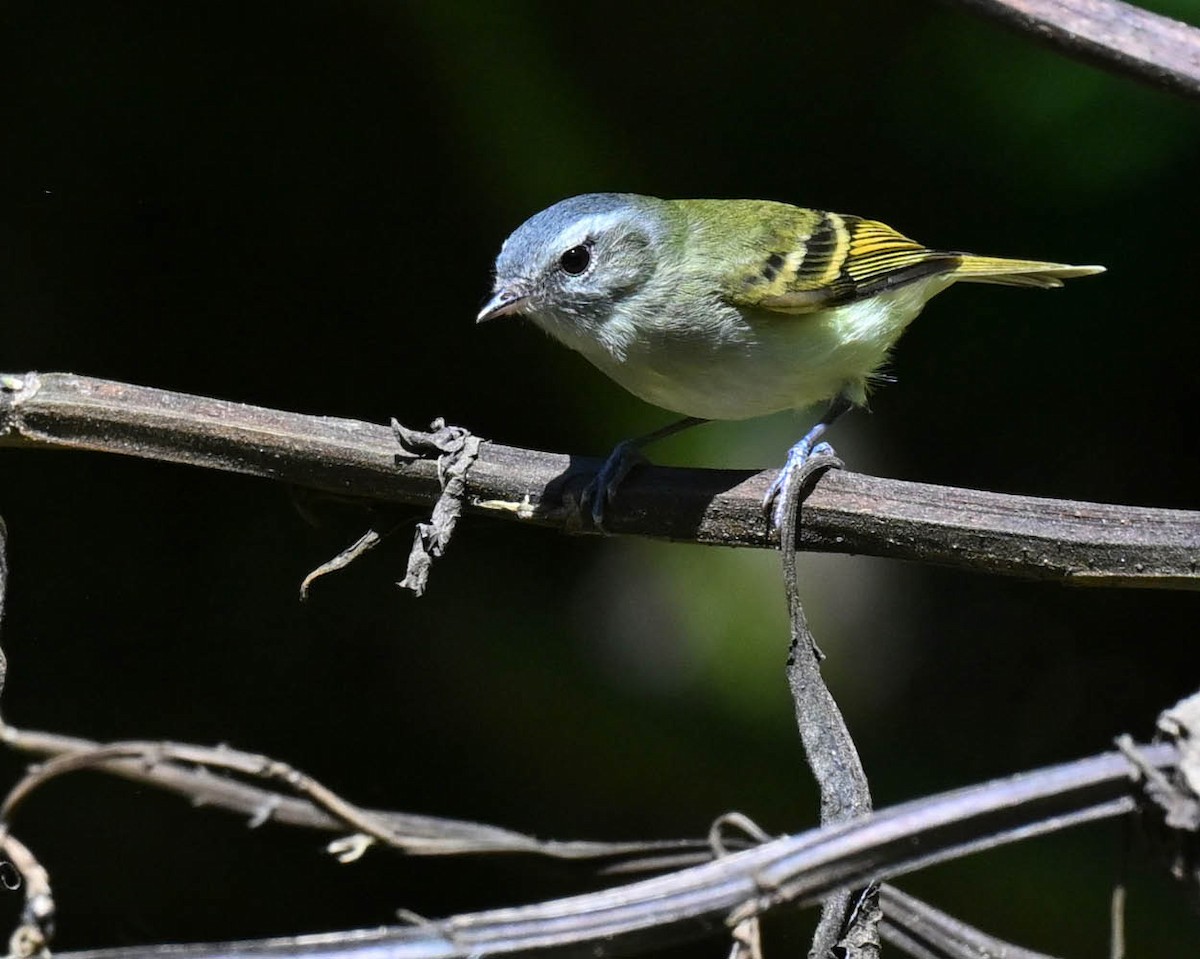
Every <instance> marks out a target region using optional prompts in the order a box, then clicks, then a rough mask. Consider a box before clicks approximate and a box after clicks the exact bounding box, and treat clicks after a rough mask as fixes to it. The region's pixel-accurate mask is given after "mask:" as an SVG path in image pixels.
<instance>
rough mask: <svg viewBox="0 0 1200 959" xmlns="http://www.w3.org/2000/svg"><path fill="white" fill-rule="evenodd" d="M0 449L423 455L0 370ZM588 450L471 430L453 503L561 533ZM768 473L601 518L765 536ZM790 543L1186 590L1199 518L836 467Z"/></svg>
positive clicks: (320, 482)
mask: <svg viewBox="0 0 1200 959" xmlns="http://www.w3.org/2000/svg"><path fill="white" fill-rule="evenodd" d="M0 384H3V385H0V447H3V446H9V447H25V448H30V449H34V448H40V449H59V450H90V451H98V452H108V453H120V454H123V455H129V456H137V457H141V458H144V459H153V460H164V461H168V462H175V463H186V464H189V465H192V466H204V467H208V468H210V469H220V470H225V471H228V472H235V473H246V474H250V475H254V476H262V477H268V478H271V479H275V480H279V481H282V482H287V483H291V484H294V485H298V486H303V487H308V488H311V489H317V490H323V491H328V492H333V493H338V494H341V495H346V496H356V497H362V498H364V499H368V500H377V501H389V502H402V503H414V504H423V505H426V506H432V505H433V504H434V503H436V502H437V500H438V498H439V496H440V495H441V493H442V488H441V484H440V483H439V481H438V476H437V463H436V462H435V461H433V460H430V459H419V458H412V457H409V456H407V455H406V454H404V453H403V451H401V450H400V449H399V448H398V446H397V444H396V440H395V436H394V434H393V433H392V430H391V429H390V428H388V427H387V426H383V425H376V424H372V423H362V422H358V421H355V420H344V419H334V418H331V417H322V416H305V415H301V414H298V413H286V412H281V411H279V410H271V409H264V408H262V407H256V406H245V405H242V404H239V403H231V402H228V401H224V400H216V399H209V398H205V397H198V396H190V395H186V394H182V393H171V392H167V391H165V390H155V389H147V388H144V387H137V386H130V385H127V384H124V383H114V382H110V381H106V380H97V379H90V378H87V377H81V376H74V375H71V374H65V373H44V374H24V375H19V376H9V377H0ZM599 464H600V461H599V460H598V459H593V458H590V457H587V458H584V457H574V456H566V455H562V454H556V453H543V452H539V451H537V450H525V449H517V448H514V447H509V446H501V445H499V444H497V443H490V442H485V443H483V444H482V446H481V449H480V451H479V457H478V459H477V460H476V461H475V463H474V465H473V466H472V467H471V470H470V473H469V475H468V476H467V477H466V499H467V506H468V509H469V511H471V512H474V513H476V514H486V515H489V516H493V517H499V518H502V519H508V520H514V521H517V522H528V523H535V524H538V525H542V526H549V527H554V528H558V529H561V530H565V531H568V532H592V531H591V530H590V529H584V528H583V526H582V522H581V520H580V516H579V511H578V509H577V507H576V506H575V500H574V498H573V496H574V494H575V493H577V492H578V491H579V490H580V489H582V487H583V486H584V485H585V483H586V482H587V480H588V479H590V477H591V476H592V474H593V473H594V472H595V470H596V468H597V467H598V466H599ZM773 478H774V471H771V470H765V471H763V472H761V473H754V472H750V471H745V470H699V469H672V468H664V467H646V468H643V469H639V470H637V471H635V472H634V473H633V474H632V475H631V476H630V477H629V479H628V480H627V482H626V483H625V485H624V486H622V488H621V495H620V496H618V497H617V499H616V502H615V503H614V504H613V505H612V507H611V508H610V510H609V511H608V512H607V513H606V516H605V527H606V529H607V530H608V531H609V532H611V533H616V534H622V535H631V536H649V537H656V538H663V539H671V540H677V541H688V542H695V543H703V544H709V545H722V546H753V547H759V548H775V547H776V546H777V541H776V538H775V537H774V536H773V535H772V533H771V531H770V530H769V529H768V526H767V523H766V521H765V519H764V518H763V515H762V511H761V509H760V508H759V504H760V503H761V502H762V498H763V494H764V493H765V492H766V489H767V486H768V485H769V483H770V482H771V480H772V479H773ZM798 546H799V548H800V549H807V550H821V551H826V552H841V553H858V554H864V555H870V556H886V557H892V558H896V559H907V560H917V561H920V562H927V563H935V564H939V565H943V566H953V567H958V568H962V569H973V570H978V571H984V572H991V573H1000V574H1004V575H1009V576H1020V577H1025V578H1031V579H1045V580H1056V581H1059V582H1064V583H1072V584H1084V585H1099V586H1120V587H1128V586H1146V587H1156V588H1160V589H1197V588H1200V513H1198V512H1192V511H1185V510H1171V509H1156V508H1150V507H1135V506H1112V505H1106V504H1098V503H1082V502H1073V501H1070V500H1052V499H1040V498H1035V497H1029V496H1011V495H1006V494H1000V493H989V492H983V491H978V490H966V489H954V488H949V487H941V486H929V485H926V484H922V483H906V482H902V481H900V480H889V479H879V478H876V477H871V476H863V475H860V474H855V473H848V472H846V471H844V470H836V471H834V472H832V473H829V474H827V475H826V476H824V477H822V479H821V481H820V483H818V484H817V487H816V489H815V490H813V492H812V493H811V495H809V496H808V498H807V499H806V500H805V503H804V505H803V507H802V511H801V533H800V538H799V543H798Z"/></svg>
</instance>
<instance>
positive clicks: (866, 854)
mask: <svg viewBox="0 0 1200 959" xmlns="http://www.w3.org/2000/svg"><path fill="white" fill-rule="evenodd" d="M1141 756H1142V759H1143V761H1145V762H1147V763H1149V764H1150V765H1153V766H1155V767H1157V768H1173V767H1174V765H1175V763H1176V762H1177V759H1178V753H1177V752H1176V750H1175V747H1174V746H1170V745H1160V746H1151V747H1147V748H1145V749H1144V750H1143V751H1142V752H1141ZM1131 769H1132V766H1131V765H1130V763H1129V762H1128V760H1127V759H1126V758H1125V757H1124V756H1122V755H1121V754H1120V753H1107V754H1104V755H1101V756H1095V757H1092V758H1090V759H1084V760H1079V761H1077V762H1073V763H1067V764H1064V765H1061V766H1054V767H1050V768H1047V769H1042V770H1038V771H1036V772H1032V773H1026V774H1023V775H1020V776H1014V777H1011V778H1009V779H1002V780H997V781H994V782H991V783H985V784H982V785H979V786H973V787H970V788H967V789H961V790H956V791H954V792H950V793H944V794H942V795H940V796H934V797H930V798H926V799H919V800H915V801H913V802H910V803H905V804H903V805H900V806H894V807H892V808H890V809H885V810H881V811H880V812H877V813H875V814H873V815H872V816H870V817H868V818H866V819H860V820H856V821H854V822H850V823H845V824H842V825H840V826H834V827H826V828H823V829H819V830H813V831H811V832H807V833H802V834H800V835H796V836H785V837H783V838H781V839H776V840H773V841H772V842H769V843H766V844H764V845H762V846H758V847H756V848H754V849H749V850H746V851H744V852H739V853H735V854H733V855H730V856H725V857H723V858H720V859H717V860H715V861H713V862H709V863H705V864H704V865H701V866H695V867H693V868H691V869H685V870H681V871H679V872H674V873H671V874H669V875H665V876H659V877H656V878H654V879H648V880H643V881H641V882H636V883H631V884H629V885H626V886H620V887H617V888H615V889H606V890H603V891H601V892H596V893H589V894H586V895H582V896H574V897H571V898H568V899H558V900H554V901H551V902H545V903H539V904H537V905H531V906H521V907H516V908H509V909H494V910H489V911H487V912H480V913H472V914H468V915H460V916H455V917H452V918H449V919H444V920H438V921H429V922H423V923H421V924H419V925H417V926H411V927H391V928H384V929H372V930H358V931H353V932H342V933H330V934H324V935H317V936H303V937H297V938H288V939H278V940H261V941H252V942H241V943H224V944H221V943H206V944H194V945H187V946H167V947H154V946H147V947H140V948H127V947H124V948H121V949H113V950H108V949H100V950H95V951H89V952H79V953H60V954H59V955H60V957H61V959H117V957H118V956H120V957H125V959H167V957H171V959H234V957H237V959H250V957H258V959H265V957H268V956H271V957H277V959H278V957H284V956H288V957H292V956H295V957H299V956H309V957H315V956H320V957H321V959H374V957H379V956H396V957H399V956H403V957H405V959H468V957H470V956H485V955H497V954H502V953H520V952H537V953H539V954H541V955H545V954H549V953H552V952H557V953H559V954H570V955H590V956H596V957H603V956H608V955H614V954H617V955H630V954H633V953H634V952H639V951H646V950H648V949H650V948H655V947H658V946H661V945H664V944H666V943H670V942H680V941H685V940H689V939H695V938H700V937H707V936H710V935H712V934H713V933H714V932H716V931H717V930H720V929H723V928H729V927H730V926H732V925H735V924H737V923H739V922H742V921H744V920H745V919H747V918H748V917H750V916H754V915H758V914H760V913H762V912H765V911H767V910H769V909H772V908H774V907H776V906H779V905H782V904H785V903H799V904H803V903H811V902H815V901H817V900H819V899H821V898H823V897H825V896H827V895H829V893H831V892H833V891H834V890H836V889H840V888H843V887H845V886H862V885H864V884H866V883H868V882H872V881H876V880H880V879H884V878H888V877H891V876H896V875H900V874H903V873H907V872H912V871H914V870H916V869H919V868H924V867H926V866H930V865H933V864H935V863H938V862H944V861H946V860H948V859H951V858H955V857H957V856H961V855H966V854H968V853H973V852H979V851H982V850H985V849H991V848H995V847H996V846H1000V845H1003V844H1005V843H1009V842H1014V841H1019V840H1023V839H1029V838H1031V837H1033V836H1038V835H1044V834H1046V833H1049V832H1054V831H1057V830H1059V829H1064V828H1068V827H1070V826H1073V825H1079V824H1082V823H1086V822H1093V821H1096V820H1099V819H1104V818H1110V817H1112V816H1119V815H1123V814H1125V813H1128V812H1130V811H1131V810H1133V809H1134V808H1135V805H1136V801H1137V800H1136V798H1135V797H1136V795H1137V792H1138V790H1137V785H1136V783H1135V780H1134V779H1132V778H1131V775H1130V773H1131Z"/></svg>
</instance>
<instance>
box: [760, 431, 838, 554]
mask: <svg viewBox="0 0 1200 959" xmlns="http://www.w3.org/2000/svg"><path fill="white" fill-rule="evenodd" d="M818 435H819V434H818ZM824 460H829V462H823V461H824ZM841 465H842V464H841V460H839V459H838V458H837V454H836V453H835V452H834V451H833V447H832V446H830V445H829V444H828V443H825V442H820V443H816V444H815V445H814V443H813V437H811V436H805V437H804V438H803V439H801V440H800V441H799V442H798V443H796V445H795V446H793V447H792V448H791V449H790V450H788V455H787V461H786V462H785V463H784V464H783V469H781V470H780V471H779V474H778V475H777V476H776V477H775V481H774V482H773V483H771V486H770V487H769V488H768V489H767V495H766V496H764V497H763V504H762V506H763V512H764V513H765V514H766V515H767V516H768V517H769V518H770V521H771V529H772V530H776V531H778V530H782V529H783V527H784V524H785V523H786V521H787V512H788V504H789V503H790V502H791V501H792V500H793V499H794V498H795V497H796V495H797V493H798V492H799V491H800V489H801V487H803V486H804V484H805V483H806V482H807V481H808V478H809V477H810V476H812V474H813V473H814V472H815V471H816V470H819V469H823V468H827V467H832V466H841Z"/></svg>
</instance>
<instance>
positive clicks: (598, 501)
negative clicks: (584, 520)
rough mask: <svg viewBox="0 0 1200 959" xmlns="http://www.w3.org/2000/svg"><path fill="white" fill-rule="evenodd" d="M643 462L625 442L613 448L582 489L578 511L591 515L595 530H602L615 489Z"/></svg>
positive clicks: (636, 449) (630, 443)
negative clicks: (606, 510)
mask: <svg viewBox="0 0 1200 959" xmlns="http://www.w3.org/2000/svg"><path fill="white" fill-rule="evenodd" d="M645 462H646V457H645V455H644V454H643V453H642V451H641V449H640V448H639V447H638V444H637V443H636V442H635V441H633V440H625V441H624V442H621V443H618V444H617V445H616V446H614V447H613V451H612V452H611V453H609V454H608V459H606V460H605V461H604V465H603V466H601V467H600V469H598V470H597V471H596V475H595V476H594V477H592V481H591V482H590V483H588V485H587V486H586V487H584V490H583V495H582V496H581V497H580V500H579V508H580V511H581V512H585V513H586V512H590V513H591V516H592V524H593V525H594V526H595V527H596V529H600V530H602V529H604V510H605V508H606V507H607V506H608V504H609V503H611V502H612V501H613V499H615V498H616V495H617V489H618V488H619V487H620V485H621V483H622V482H624V480H625V477H626V476H628V475H629V471H630V470H632V469H633V468H634V467H635V466H638V465H640V464H642V463H645Z"/></svg>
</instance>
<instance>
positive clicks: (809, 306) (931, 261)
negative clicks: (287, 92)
mask: <svg viewBox="0 0 1200 959" xmlns="http://www.w3.org/2000/svg"><path fill="white" fill-rule="evenodd" d="M1103 269H1104V268H1103V267H1100V266H1066V265H1064V264H1061V263H1042V262H1039V261H1034V260H1009V259H1001V258H997V257H989V256H974V255H972V254H968V253H953V252H948V251H943V250H932V249H929V248H927V247H925V246H922V245H921V244H920V243H917V242H915V241H913V240H910V239H908V237H906V236H903V235H902V234H900V233H898V232H896V231H895V230H893V229H892V228H891V227H889V226H887V225H885V224H883V223H879V222H877V221H875V220H865V219H862V218H861V217H857V216H847V215H843V214H838V213H824V212H821V211H819V210H807V209H802V208H800V207H795V206H791V205H789V204H787V203H776V202H771V201H766V200H660V199H658V198H656V197H650V196H638V195H636V194H628V193H589V194H585V195H583V196H576V197H571V198H570V199H566V200H562V201H561V202H559V203H556V204H554V205H553V206H551V207H549V208H547V209H545V210H543V211H542V212H540V213H538V214H536V215H535V216H533V217H531V218H530V219H529V220H527V221H526V222H525V223H524V224H522V225H521V226H520V227H518V228H517V230H516V231H515V232H514V233H513V234H512V235H511V236H510V237H509V238H508V239H507V240H505V242H504V245H503V246H502V247H501V249H500V255H499V257H498V258H497V259H496V275H495V286H494V289H493V294H492V297H491V299H489V300H488V302H487V304H486V305H485V306H484V307H483V309H482V310H481V311H480V312H479V316H478V318H477V321H478V322H480V323H482V322H483V321H485V320H491V319H494V318H496V317H500V316H508V315H514V314H520V315H523V316H527V317H528V318H529V319H531V320H532V321H533V322H534V323H536V324H537V325H538V326H539V327H541V328H542V329H543V330H545V331H546V332H547V333H549V334H550V335H551V336H552V337H554V338H555V339H557V340H559V341H560V342H562V343H564V344H565V345H567V346H569V347H571V348H572V349H574V350H578V351H579V352H580V353H582V354H583V355H584V356H585V357H587V358H588V359H589V360H590V361H591V362H592V363H593V364H595V365H596V366H597V367H599V368H600V369H601V370H602V371H603V372H605V373H607V374H608V375H609V376H610V377H612V378H613V379H614V380H616V381H617V382H618V383H620V384H621V385H622V386H624V387H625V388H626V389H627V390H629V391H630V392H631V393H633V394H634V395H635V396H639V397H641V398H642V399H644V400H646V401H647V402H649V403H653V404H655V405H657V406H661V407H664V408H665V409H668V410H672V411H674V412H676V413H682V414H683V415H684V416H685V417H686V419H684V420H682V421H680V422H678V423H674V424H672V425H670V426H668V427H665V428H664V429H662V430H658V431H657V432H655V433H652V434H649V435H648V436H645V437H640V438H639V439H636V440H629V441H626V442H624V443H621V444H619V445H618V446H617V448H616V449H615V450H614V451H613V453H612V454H611V455H610V457H609V458H608V460H607V461H606V463H605V465H604V467H603V468H602V469H601V470H600V472H599V473H598V474H597V476H596V478H595V480H594V481H593V483H592V484H591V486H590V487H589V489H588V492H587V493H586V494H585V495H586V496H587V498H588V499H589V500H590V504H591V510H592V514H593V518H594V519H595V521H596V522H597V524H598V525H599V524H600V523H601V522H602V520H603V513H604V507H605V504H606V502H607V501H608V500H609V499H611V498H612V497H613V496H614V495H615V493H616V489H617V486H618V485H619V483H620V481H621V480H622V478H623V477H624V476H625V474H626V473H627V472H628V471H629V469H630V467H631V466H632V465H633V464H635V463H636V462H638V461H639V459H640V455H639V453H638V450H639V449H640V447H641V446H643V445H645V444H646V443H647V442H650V441H651V440H654V439H659V438H661V437H663V436H667V435H670V434H671V433H674V432H678V431H679V430H680V429H683V428H685V427H688V426H692V425H695V424H696V423H700V422H704V421H705V420H740V419H746V418H749V417H753V416H762V415H764V414H766V413H774V412H776V411H778V410H788V409H802V408H804V407H808V406H812V405H813V404H815V403H819V402H822V401H830V406H829V409H828V411H827V412H826V414H825V416H824V417H823V418H822V419H821V420H820V422H818V423H817V424H816V425H815V426H814V427H813V428H812V429H811V430H810V431H809V432H808V433H807V434H806V435H805V436H804V438H802V439H801V440H800V441H799V442H798V443H796V445H795V446H793V447H792V449H791V451H790V452H789V454H788V461H787V465H786V466H785V467H784V468H783V470H782V471H781V472H780V474H779V477H778V478H777V479H776V481H775V483H774V484H773V485H772V487H771V490H770V492H768V494H767V497H766V500H765V502H764V507H766V508H768V509H769V508H770V507H771V504H772V503H775V506H776V511H775V514H774V519H775V524H776V526H778V525H779V523H780V517H781V516H782V509H781V506H782V504H783V502H785V501H786V496H781V495H780V494H781V493H786V494H788V495H790V493H791V488H790V482H789V480H790V478H791V477H794V476H795V475H796V473H797V471H798V470H799V468H800V467H801V466H802V465H803V463H804V462H805V460H806V459H807V458H808V457H809V456H810V455H811V454H812V453H813V451H814V449H816V448H819V447H818V440H819V439H820V437H821V436H822V434H823V433H824V432H825V430H826V428H827V427H828V426H829V425H830V424H831V423H832V422H833V421H834V420H835V419H836V418H837V417H838V416H839V415H841V414H842V413H843V412H845V411H846V410H847V409H849V408H850V407H851V406H862V405H864V404H865V403H866V399H867V392H868V388H869V386H870V383H871V379H872V377H873V376H874V375H875V374H876V372H877V371H878V370H879V368H880V366H881V365H882V364H883V363H884V362H885V360H886V359H887V356H888V352H889V351H890V350H891V348H892V346H893V344H895V342H896V340H897V339H899V337H900V335H901V334H902V333H903V332H904V330H905V328H906V327H907V326H908V324H909V323H911V322H912V321H913V319H914V318H916V316H917V314H918V313H920V312H921V309H922V307H924V306H925V303H926V302H927V301H928V300H929V299H930V298H931V297H933V296H935V295H937V294H938V293H940V292H941V291H942V290H944V289H946V287H948V286H950V285H951V284H953V283H957V282H959V281H963V282H969V283H999V284H1003V285H1006V286H1031V287H1040V288H1043V289H1044V288H1049V287H1057V286H1062V281H1063V280H1064V279H1068V278H1070V277H1076V276H1087V275H1089V274H1092V273H1100V272H1103ZM820 447H822V448H827V446H826V444H820Z"/></svg>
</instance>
